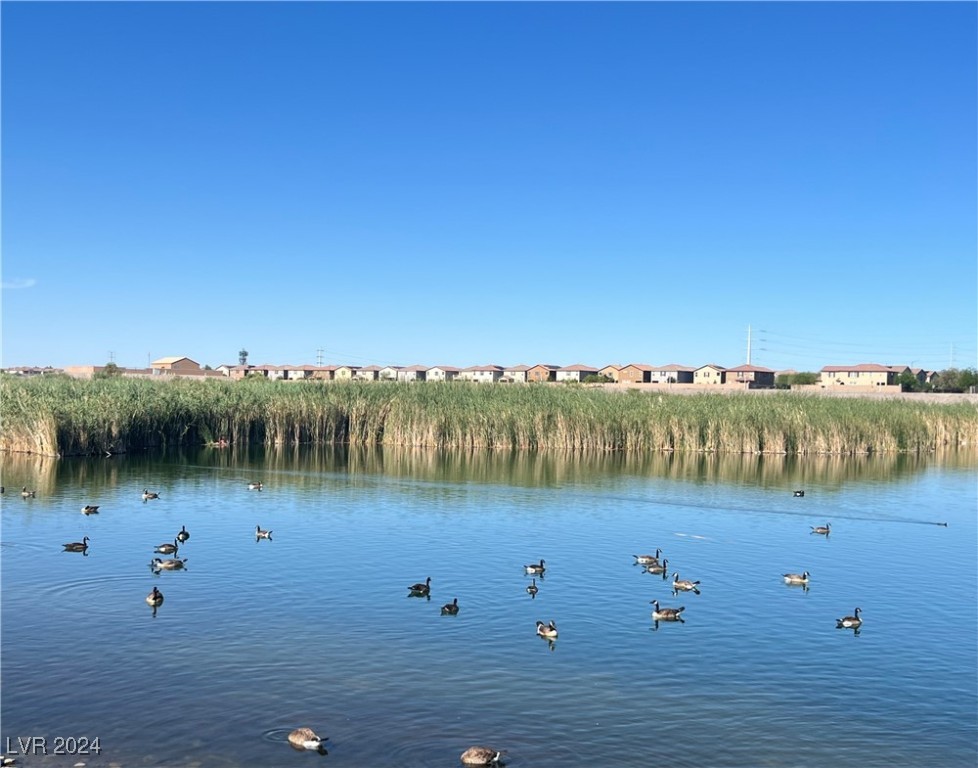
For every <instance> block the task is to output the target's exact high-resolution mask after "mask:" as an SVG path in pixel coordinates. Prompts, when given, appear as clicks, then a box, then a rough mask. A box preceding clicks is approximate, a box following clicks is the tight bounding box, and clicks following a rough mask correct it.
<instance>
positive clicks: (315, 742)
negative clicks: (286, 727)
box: [289, 728, 326, 752]
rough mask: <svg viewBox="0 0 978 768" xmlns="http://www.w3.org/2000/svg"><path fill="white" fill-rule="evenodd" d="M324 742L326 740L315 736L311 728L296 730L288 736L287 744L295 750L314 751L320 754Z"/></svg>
mask: <svg viewBox="0 0 978 768" xmlns="http://www.w3.org/2000/svg"><path fill="white" fill-rule="evenodd" d="M324 741H326V738H325V737H320V736H317V735H316V732H315V731H314V730H313V729H312V728H296V729H295V730H294V731H292V733H290V734H289V744H291V745H292V746H293V747H295V748H296V749H314V750H316V751H317V752H322V751H323V750H324V747H323V742H324Z"/></svg>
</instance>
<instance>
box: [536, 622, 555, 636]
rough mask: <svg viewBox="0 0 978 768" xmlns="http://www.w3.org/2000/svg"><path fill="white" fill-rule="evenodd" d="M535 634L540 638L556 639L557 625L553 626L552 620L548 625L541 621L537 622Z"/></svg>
mask: <svg viewBox="0 0 978 768" xmlns="http://www.w3.org/2000/svg"><path fill="white" fill-rule="evenodd" d="M537 634H538V635H540V637H547V638H554V637H557V625H556V624H554V623H553V621H552V620H551V622H550V623H549V624H544V623H543V622H542V621H538V622H537Z"/></svg>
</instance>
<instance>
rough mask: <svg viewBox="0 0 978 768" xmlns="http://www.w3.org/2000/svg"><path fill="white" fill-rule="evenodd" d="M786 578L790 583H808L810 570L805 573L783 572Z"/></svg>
mask: <svg viewBox="0 0 978 768" xmlns="http://www.w3.org/2000/svg"><path fill="white" fill-rule="evenodd" d="M783 576H784V580H785V581H786V582H788V583H789V584H807V583H808V576H809V573H808V571H805V572H804V573H785V574H783Z"/></svg>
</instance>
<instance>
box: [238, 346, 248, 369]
mask: <svg viewBox="0 0 978 768" xmlns="http://www.w3.org/2000/svg"><path fill="white" fill-rule="evenodd" d="M247 364H248V350H247V349H245V348H244V347H242V348H241V351H240V352H238V365H247Z"/></svg>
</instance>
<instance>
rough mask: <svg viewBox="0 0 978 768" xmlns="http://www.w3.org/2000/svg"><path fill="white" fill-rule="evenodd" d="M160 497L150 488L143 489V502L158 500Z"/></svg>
mask: <svg viewBox="0 0 978 768" xmlns="http://www.w3.org/2000/svg"><path fill="white" fill-rule="evenodd" d="M159 497H160V495H159V494H158V493H155V492H154V491H151V490H149V489H148V488H143V501H149V500H150V499H158V498H159Z"/></svg>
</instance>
